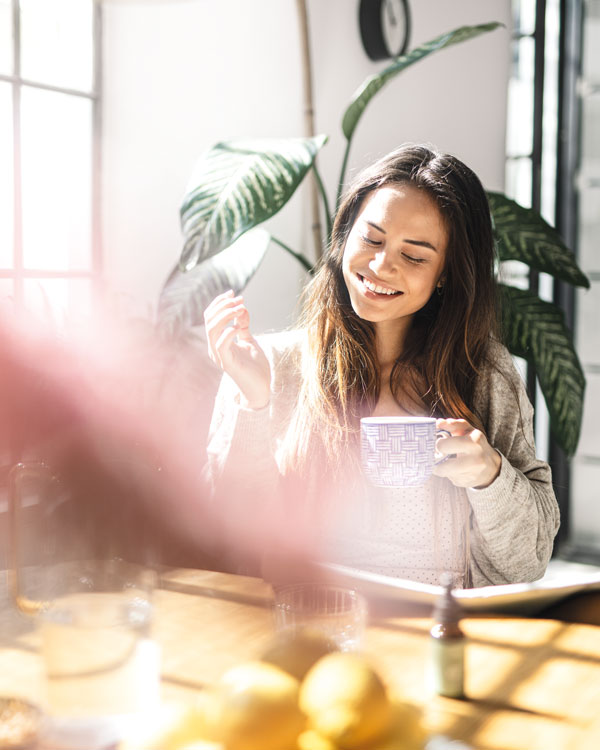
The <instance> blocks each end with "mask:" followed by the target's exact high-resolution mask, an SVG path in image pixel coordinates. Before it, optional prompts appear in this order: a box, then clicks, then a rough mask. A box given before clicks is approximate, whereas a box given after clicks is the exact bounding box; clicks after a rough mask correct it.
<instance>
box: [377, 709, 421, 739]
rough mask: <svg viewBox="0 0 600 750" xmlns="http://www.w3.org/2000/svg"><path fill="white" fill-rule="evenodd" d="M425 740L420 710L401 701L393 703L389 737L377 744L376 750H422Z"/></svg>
mask: <svg viewBox="0 0 600 750" xmlns="http://www.w3.org/2000/svg"><path fill="white" fill-rule="evenodd" d="M426 740H427V733H426V732H425V728H424V726H423V721H422V712H421V710H420V709H419V708H417V707H416V706H413V705H412V704H410V703H405V702H404V701H401V700H397V701H393V703H392V722H391V729H390V732H389V736H388V737H387V738H386V740H385V741H384V742H382V743H378V745H377V750H422V748H423V747H424V745H425V741H426Z"/></svg>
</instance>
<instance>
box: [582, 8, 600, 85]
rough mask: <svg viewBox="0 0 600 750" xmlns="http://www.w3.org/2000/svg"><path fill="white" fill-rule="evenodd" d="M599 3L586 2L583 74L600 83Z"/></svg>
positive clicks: (593, 81) (588, 78) (588, 79)
mask: <svg viewBox="0 0 600 750" xmlns="http://www.w3.org/2000/svg"><path fill="white" fill-rule="evenodd" d="M598 49H600V3H588V5H587V7H586V18H585V25H584V28H583V76H584V78H585V79H586V80H587V81H591V82H592V83H600V55H599V54H598Z"/></svg>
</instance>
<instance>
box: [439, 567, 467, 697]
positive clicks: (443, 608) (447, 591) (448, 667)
mask: <svg viewBox="0 0 600 750" xmlns="http://www.w3.org/2000/svg"><path fill="white" fill-rule="evenodd" d="M440 582H441V584H442V586H443V587H444V593H443V594H442V595H441V596H440V597H439V598H438V600H437V601H436V603H435V606H434V609H433V626H432V628H431V631H430V635H431V665H430V669H431V682H432V689H433V690H434V691H435V692H436V693H437V694H438V695H444V696H446V697H448V698H462V697H464V664H465V644H466V638H465V634H464V633H463V631H462V630H461V628H460V618H461V614H462V608H461V606H460V604H459V603H458V602H457V601H456V599H455V598H454V596H453V594H452V586H453V580H452V576H451V575H450V574H449V573H444V575H443V576H442V578H441V581H440Z"/></svg>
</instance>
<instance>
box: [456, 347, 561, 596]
mask: <svg viewBox="0 0 600 750" xmlns="http://www.w3.org/2000/svg"><path fill="white" fill-rule="evenodd" d="M489 355H490V356H489V361H490V365H489V366H488V368H487V369H486V371H485V373H484V374H483V375H482V377H481V378H480V381H479V382H478V385H477V388H476V391H475V408H476V409H477V412H478V413H479V415H480V417H481V418H482V421H483V423H484V425H485V427H486V436H487V439H488V441H489V443H490V445H492V446H493V447H494V448H495V449H496V450H497V451H498V452H499V453H500V455H501V458H502V464H501V467H500V473H499V475H498V476H497V477H496V479H495V480H494V481H493V482H492V484H491V485H489V486H488V487H486V488H484V489H468V490H467V496H468V498H469V502H470V505H471V509H472V527H471V579H472V585H474V586H483V585H487V584H500V583H517V582H526V581H535V580H537V579H538V578H541V577H542V576H543V575H544V572H545V570H546V566H547V565H548V561H549V559H550V556H551V554H552V547H553V543H554V537H555V536H556V533H557V531H558V527H559V523H560V520H559V510H558V504H557V502H556V497H555V495H554V490H553V488H552V477H551V471H550V467H549V466H548V464H547V463H546V462H545V461H542V460H541V459H539V458H537V457H536V453H535V445H534V437H533V407H532V405H531V403H530V401H529V399H528V397H527V393H526V390H525V386H524V383H523V381H522V379H521V377H520V375H519V373H518V372H517V370H516V368H515V366H514V363H513V361H512V357H511V356H510V354H509V352H508V350H507V349H506V348H505V347H504V346H502V345H501V344H499V343H497V342H494V343H492V344H491V345H490V352H489Z"/></svg>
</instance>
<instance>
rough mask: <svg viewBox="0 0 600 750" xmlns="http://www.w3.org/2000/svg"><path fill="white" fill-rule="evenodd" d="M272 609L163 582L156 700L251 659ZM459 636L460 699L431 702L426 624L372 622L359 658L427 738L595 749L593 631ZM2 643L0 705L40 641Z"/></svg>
mask: <svg viewBox="0 0 600 750" xmlns="http://www.w3.org/2000/svg"><path fill="white" fill-rule="evenodd" d="M270 602H271V588H270V586H269V585H268V584H266V583H265V582H263V581H261V580H259V579H256V578H247V577H243V576H234V575H228V574H224V573H215V572H209V571H194V570H176V571H169V572H167V573H165V574H164V575H163V579H162V587H161V589H160V590H159V591H157V592H156V606H157V617H156V624H155V631H154V634H155V638H156V639H157V640H158V642H159V644H160V646H161V648H162V656H163V659H162V691H163V697H164V698H165V699H183V700H189V699H193V698H194V696H195V695H196V693H197V691H198V690H199V689H201V688H202V686H203V685H206V684H209V683H211V682H213V681H215V680H216V679H218V677H219V676H220V675H221V674H222V673H223V672H224V671H225V670H226V669H227V668H228V667H230V666H233V665H234V664H237V663H239V662H241V661H244V660H247V659H252V658H256V657H258V656H259V655H260V653H261V652H262V651H263V649H264V648H265V646H266V644H267V643H268V642H269V639H270V638H271V636H272V633H273V625H272V620H271V612H270ZM463 625H464V630H465V632H466V634H467V635H468V637H469V643H468V647H467V657H466V662H467V663H466V669H467V678H466V690H467V694H468V698H467V699H466V700H452V699H447V698H440V697H437V696H435V697H432V696H430V695H429V694H428V690H427V687H426V679H425V670H426V664H427V653H428V645H429V642H428V631H429V628H430V626H431V621H430V619H429V618H428V617H407V616H393V617H386V618H385V619H383V618H379V619H374V620H373V621H372V622H371V623H370V625H369V627H368V630H367V633H366V637H365V651H366V653H367V654H368V655H369V657H370V658H372V660H373V661H374V663H375V664H376V666H377V668H378V669H379V670H380V672H381V674H382V676H383V677H384V679H385V680H386V681H387V682H388V683H389V685H390V687H392V688H393V689H394V690H395V691H396V692H397V693H400V694H401V695H404V696H405V697H406V698H407V699H409V700H411V701H413V702H415V703H417V704H419V705H420V706H422V707H423V708H424V711H425V717H426V722H427V725H428V727H429V729H430V731H431V732H432V733H439V734H443V735H446V736H448V737H452V738H457V739H461V740H463V741H465V742H466V743H468V744H469V745H471V746H472V747H473V748H480V749H481V750H501V749H502V750H513V749H514V750H537V749H538V748H539V749H540V750H542V748H543V750H562V749H563V748H564V749H565V750H597V748H600V627H599V626H597V625H587V624H577V623H567V622H563V621H558V620H551V619H524V618H512V617H498V616H491V617H476V618H467V619H465V620H464V623H463ZM0 635H1V636H3V640H2V641H1V642H0V694H2V693H4V694H6V693H7V692H13V693H14V692H15V688H16V687H18V688H19V691H18V692H20V693H21V694H24V695H26V694H27V690H28V689H29V690H30V692H31V691H32V690H34V688H33V685H34V684H35V680H36V669H37V666H36V654H35V650H36V640H35V638H36V636H35V634H34V633H33V632H25V633H22V634H17V633H16V632H15V633H14V634H12V636H11V637H9V638H8V639H7V638H6V633H5V632H4V633H0ZM9 635H10V634H9ZM11 687H12V688H13V689H12V691H11V690H10V688H11ZM31 697H34V698H35V695H32V696H31Z"/></svg>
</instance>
